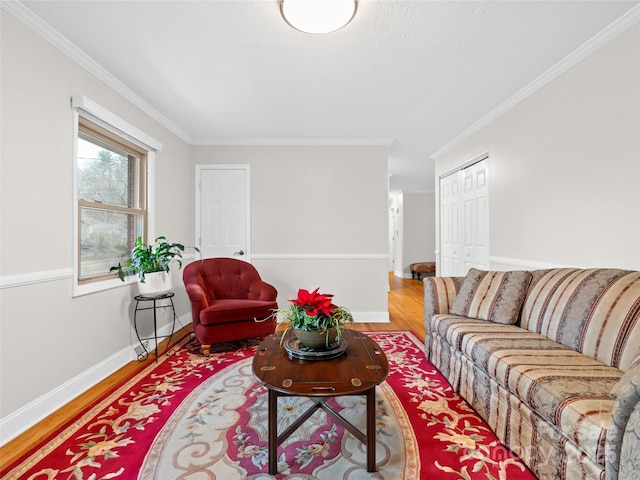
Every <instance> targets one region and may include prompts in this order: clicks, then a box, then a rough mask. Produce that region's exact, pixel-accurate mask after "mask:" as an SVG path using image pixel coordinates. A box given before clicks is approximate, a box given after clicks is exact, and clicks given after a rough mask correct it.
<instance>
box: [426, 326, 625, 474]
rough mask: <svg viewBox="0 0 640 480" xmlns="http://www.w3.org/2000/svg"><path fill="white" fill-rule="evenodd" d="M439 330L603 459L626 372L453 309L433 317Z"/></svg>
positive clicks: (569, 436)
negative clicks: (615, 391) (615, 394)
mask: <svg viewBox="0 0 640 480" xmlns="http://www.w3.org/2000/svg"><path fill="white" fill-rule="evenodd" d="M431 326H432V329H433V332H434V335H440V336H441V337H443V338H445V339H446V341H447V342H448V343H449V344H451V345H453V346H454V347H455V348H456V349H457V350H459V351H461V352H462V354H463V355H465V356H466V357H467V358H469V359H471V360H472V362H473V363H474V364H475V365H477V366H478V367H479V368H480V369H482V370H483V371H485V372H486V373H487V374H488V375H489V376H491V377H493V378H494V379H495V380H496V381H497V382H498V383H499V384H500V385H502V386H503V387H504V388H506V389H507V390H508V391H510V392H512V393H513V394H515V395H516V396H517V397H518V398H520V399H521V401H522V402H524V403H525V404H527V405H529V406H530V407H531V408H532V410H535V412H536V413H537V414H538V415H540V416H541V417H542V418H544V419H545V420H546V421H548V422H549V423H551V424H553V425H554V426H555V427H556V428H557V429H558V430H559V431H560V432H561V433H562V434H563V435H564V436H565V437H566V438H567V439H568V440H570V441H571V442H573V443H574V444H575V445H576V446H577V447H578V448H579V449H580V450H582V451H583V452H584V453H585V454H586V455H588V456H589V457H591V459H592V460H593V461H595V462H597V463H598V464H600V465H604V446H605V438H606V433H607V426H608V424H609V419H610V417H611V412H612V410H613V403H614V402H613V400H612V399H611V397H610V395H609V392H610V390H611V388H612V387H613V385H615V384H616V382H617V381H618V380H619V379H620V377H621V376H622V372H620V370H618V369H617V368H613V367H609V366H607V365H605V364H603V363H602V362H599V361H597V360H594V359H592V358H589V357H587V356H585V355H583V354H581V353H579V352H576V351H574V350H572V349H570V348H567V347H565V346H563V345H560V344H559V343H557V342H554V341H552V340H549V339H548V338H546V337H544V336H543V335H540V334H537V333H534V332H529V331H526V330H523V329H521V328H519V327H516V326H513V325H498V324H492V323H489V322H486V321H482V320H473V319H465V318H463V317H455V316H452V315H436V316H435V317H434V318H433V319H432V325H431Z"/></svg>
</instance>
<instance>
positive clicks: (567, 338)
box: [521, 268, 640, 371]
mask: <svg viewBox="0 0 640 480" xmlns="http://www.w3.org/2000/svg"><path fill="white" fill-rule="evenodd" d="M532 273H533V279H532V281H531V285H530V287H529V291H528V292H527V296H526V298H525V301H524V305H523V307H522V318H521V326H522V327H523V328H526V329H528V330H530V331H532V332H536V333H541V334H542V335H545V336H547V337H548V338H550V339H552V340H555V341H556V342H559V343H561V344H563V345H565V346H567V347H569V348H572V349H574V350H576V351H578V352H581V353H584V354H585V355H588V356H590V357H592V358H595V359H596V360H599V361H601V362H603V363H606V364H607V365H610V366H612V367H617V368H619V369H621V370H623V371H626V370H627V369H628V368H629V365H630V364H631V362H632V361H633V359H634V358H635V357H636V356H637V355H638V353H640V272H636V271H628V270H618V269H604V268H596V269H577V268H558V269H552V270H538V271H535V272H532Z"/></svg>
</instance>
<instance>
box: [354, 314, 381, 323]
mask: <svg viewBox="0 0 640 480" xmlns="http://www.w3.org/2000/svg"><path fill="white" fill-rule="evenodd" d="M351 313H352V314H353V321H354V322H355V323H389V322H390V320H389V312H351Z"/></svg>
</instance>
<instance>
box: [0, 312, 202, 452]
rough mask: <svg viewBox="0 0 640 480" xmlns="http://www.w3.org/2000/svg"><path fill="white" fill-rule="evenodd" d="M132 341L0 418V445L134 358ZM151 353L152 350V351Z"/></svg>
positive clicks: (163, 330)
mask: <svg viewBox="0 0 640 480" xmlns="http://www.w3.org/2000/svg"><path fill="white" fill-rule="evenodd" d="M178 321H179V322H180V324H178V322H176V331H178V330H179V329H180V328H181V327H180V325H181V324H183V325H186V324H187V322H189V323H190V322H191V313H190V312H189V313H188V314H186V315H184V316H183V317H180V318H179V319H178ZM169 333H171V324H168V325H165V326H163V327H162V328H160V329H159V330H158V336H161V335H169ZM136 346H137V345H131V346H127V347H125V348H123V349H122V350H120V351H119V352H116V353H114V354H113V355H111V356H110V357H109V358H107V359H105V360H103V361H102V362H100V363H98V364H97V365H94V366H93V367H91V368H89V369H88V370H85V371H84V372H82V373H81V374H80V375H77V376H76V377H74V378H72V379H71V380H69V381H67V382H65V383H63V384H62V385H60V386H58V387H56V388H54V389H53V390H51V391H50V392H47V393H46V394H45V395H42V396H41V397H39V398H37V399H35V400H34V401H32V402H30V403H28V404H27V405H25V406H24V407H22V408H20V409H18V410H16V411H15V412H13V413H11V414H9V415H7V416H6V417H3V418H1V419H0V446H2V445H4V444H5V443H7V442H9V441H11V440H13V439H14V438H15V437H17V436H18V435H20V434H21V433H23V432H24V431H26V430H27V429H29V428H31V427H33V426H34V425H35V424H37V423H38V422H40V421H42V420H44V419H45V418H46V417H48V416H49V415H51V414H52V413H53V412H55V411H56V410H58V409H60V408H61V407H63V406H64V405H66V404H67V403H69V402H70V401H71V400H73V399H74V398H76V397H77V396H78V395H80V394H82V393H84V392H86V391H87V390H89V389H90V388H92V387H93V386H95V385H96V384H97V383H99V382H100V381H102V380H104V379H105V378H107V377H108V376H109V375H111V374H113V373H114V372H116V371H117V370H119V369H120V368H122V367H123V366H125V365H126V364H127V363H129V362H131V361H134V360H136V359H137V355H136V352H135V347H136ZM154 348H155V345H151V344H149V350H153V349H154ZM151 355H153V353H152V354H151Z"/></svg>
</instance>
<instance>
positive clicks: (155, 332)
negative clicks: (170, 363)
mask: <svg viewBox="0 0 640 480" xmlns="http://www.w3.org/2000/svg"><path fill="white" fill-rule="evenodd" d="M173 296H174V293H172V292H169V293H163V294H161V295H155V296H146V295H136V296H135V297H133V298H134V300H135V301H136V309H135V311H134V313H133V327H134V328H135V330H136V336H137V337H138V341H139V342H140V346H141V347H142V350H143V351H142V352H140V353H139V354H138V361H139V362H143V361H145V360H146V359H147V358H149V351H148V350H147V347H146V346H145V344H144V343H143V341H144V340H153V341H154V342H155V350H156V362H157V361H158V339H159V338H167V337H168V338H169V340H168V341H167V345H166V347H165V349H164V354H165V355H171V354H172V353H173V352H174V350H173V349H171V350H169V345H170V344H171V337H173V333H174V331H175V328H176V309H175V307H174V306H173ZM160 300H168V301H169V303H167V304H166V305H158V304H157V302H158V301H160ZM140 302H153V306H151V307H140ZM159 308H171V311H172V313H173V320H172V325H171V333H170V334H169V335H158V324H157V319H156V317H157V311H158V309H159ZM143 310H153V337H145V338H140V333H139V332H138V312H141V311H143Z"/></svg>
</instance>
